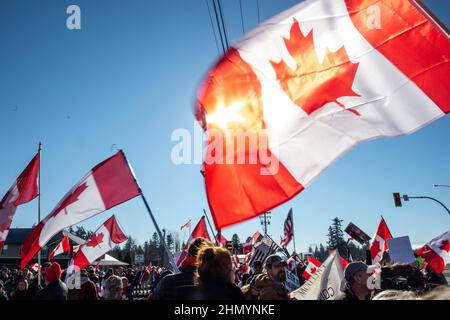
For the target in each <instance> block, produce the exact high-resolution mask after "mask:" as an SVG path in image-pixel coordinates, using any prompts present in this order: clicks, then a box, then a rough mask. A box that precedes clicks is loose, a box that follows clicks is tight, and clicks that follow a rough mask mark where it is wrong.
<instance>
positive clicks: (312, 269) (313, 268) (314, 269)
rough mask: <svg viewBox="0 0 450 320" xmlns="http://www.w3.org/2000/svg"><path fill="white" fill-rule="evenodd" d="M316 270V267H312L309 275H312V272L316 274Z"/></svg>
mask: <svg viewBox="0 0 450 320" xmlns="http://www.w3.org/2000/svg"><path fill="white" fill-rule="evenodd" d="M316 270H317V268H316V267H312V268H311V270H310V272H309V273H311V274H313V273H314V272H316Z"/></svg>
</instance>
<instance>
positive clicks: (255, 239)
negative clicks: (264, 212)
mask: <svg viewBox="0 0 450 320" xmlns="http://www.w3.org/2000/svg"><path fill="white" fill-rule="evenodd" d="M261 238H262V235H261V233H259V231H256V232H255V233H254V234H253V236H252V237H251V238H250V241H249V242H247V243H246V244H244V246H243V247H242V252H243V253H248V252H251V251H252V249H253V246H254V245H255V243H257V242H258V241H259V240H261Z"/></svg>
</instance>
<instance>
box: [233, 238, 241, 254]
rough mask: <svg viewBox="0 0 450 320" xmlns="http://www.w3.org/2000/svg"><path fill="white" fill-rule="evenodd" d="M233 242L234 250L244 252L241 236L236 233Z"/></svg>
mask: <svg viewBox="0 0 450 320" xmlns="http://www.w3.org/2000/svg"><path fill="white" fill-rule="evenodd" d="M231 241H233V245H234V248H235V249H236V250H237V251H238V253H240V252H241V251H242V244H241V239H239V236H238V235H237V234H236V233H235V234H233V236H232V237H231Z"/></svg>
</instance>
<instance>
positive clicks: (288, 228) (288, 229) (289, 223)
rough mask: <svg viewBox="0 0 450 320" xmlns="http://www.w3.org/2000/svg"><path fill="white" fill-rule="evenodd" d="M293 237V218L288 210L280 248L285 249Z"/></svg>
mask: <svg viewBox="0 0 450 320" xmlns="http://www.w3.org/2000/svg"><path fill="white" fill-rule="evenodd" d="M293 236H294V218H293V214H292V208H291V210H289V213H288V216H287V218H286V221H284V237H283V238H282V239H281V242H280V246H281V247H282V248H286V247H287V246H288V244H289V242H291V240H292V237H293Z"/></svg>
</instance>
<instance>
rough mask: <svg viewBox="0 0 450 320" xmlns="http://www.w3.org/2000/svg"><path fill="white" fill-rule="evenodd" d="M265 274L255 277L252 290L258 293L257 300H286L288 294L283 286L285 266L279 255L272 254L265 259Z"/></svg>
mask: <svg viewBox="0 0 450 320" xmlns="http://www.w3.org/2000/svg"><path fill="white" fill-rule="evenodd" d="M264 266H265V273H261V274H259V275H257V276H256V278H255V281H254V282H255V284H254V289H255V291H256V292H258V300H288V299H289V297H288V292H287V290H286V287H285V285H284V282H285V281H286V273H285V271H284V268H285V267H286V266H287V263H286V261H283V259H281V257H280V256H279V255H276V254H273V255H270V256H268V257H267V259H266V261H265V263H264Z"/></svg>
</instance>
